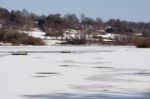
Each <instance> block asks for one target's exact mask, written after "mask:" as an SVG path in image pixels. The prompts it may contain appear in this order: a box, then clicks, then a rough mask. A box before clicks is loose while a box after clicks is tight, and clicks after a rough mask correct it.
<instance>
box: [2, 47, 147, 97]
mask: <svg viewBox="0 0 150 99" xmlns="http://www.w3.org/2000/svg"><path fill="white" fill-rule="evenodd" d="M62 50H71V51H73V52H72V53H61V51H62ZM11 51H29V52H31V53H29V54H28V55H27V56H14V55H11V54H10V53H9V52H11ZM149 59H150V49H137V48H135V47H132V46H43V47H42V46H36V47H33V46H22V47H21V46H20V47H15V46H14V47H13V46H11V47H10V46H2V47H0V99H150V94H149V93H150V60H149Z"/></svg>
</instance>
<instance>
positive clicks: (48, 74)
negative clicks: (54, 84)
mask: <svg viewBox="0 0 150 99" xmlns="http://www.w3.org/2000/svg"><path fill="white" fill-rule="evenodd" d="M59 74H60V73H57V72H38V73H35V76H33V77H38V78H44V77H50V76H56V75H59Z"/></svg>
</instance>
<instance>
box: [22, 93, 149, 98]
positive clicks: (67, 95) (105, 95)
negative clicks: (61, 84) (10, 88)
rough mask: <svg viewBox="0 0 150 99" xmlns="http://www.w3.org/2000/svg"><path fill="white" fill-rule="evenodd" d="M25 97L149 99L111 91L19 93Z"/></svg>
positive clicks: (145, 96) (140, 95) (138, 95)
mask: <svg viewBox="0 0 150 99" xmlns="http://www.w3.org/2000/svg"><path fill="white" fill-rule="evenodd" d="M21 96H22V97H24V98H27V99H149V97H148V96H147V95H146V94H132V95H126V94H125V95H124V94H113V93H95V94H94V93H87V94H73V93H54V94H33V95H21Z"/></svg>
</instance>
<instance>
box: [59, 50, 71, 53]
mask: <svg viewBox="0 0 150 99" xmlns="http://www.w3.org/2000/svg"><path fill="white" fill-rule="evenodd" d="M61 53H71V51H70V50H63V51H61Z"/></svg>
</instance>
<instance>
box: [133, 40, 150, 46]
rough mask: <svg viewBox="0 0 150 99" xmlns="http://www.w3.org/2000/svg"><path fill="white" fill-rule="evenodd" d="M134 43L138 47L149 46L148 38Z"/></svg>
mask: <svg viewBox="0 0 150 99" xmlns="http://www.w3.org/2000/svg"><path fill="white" fill-rule="evenodd" d="M135 44H136V47H138V48H150V39H149V38H145V39H140V40H138V41H137V42H136V43H135Z"/></svg>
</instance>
